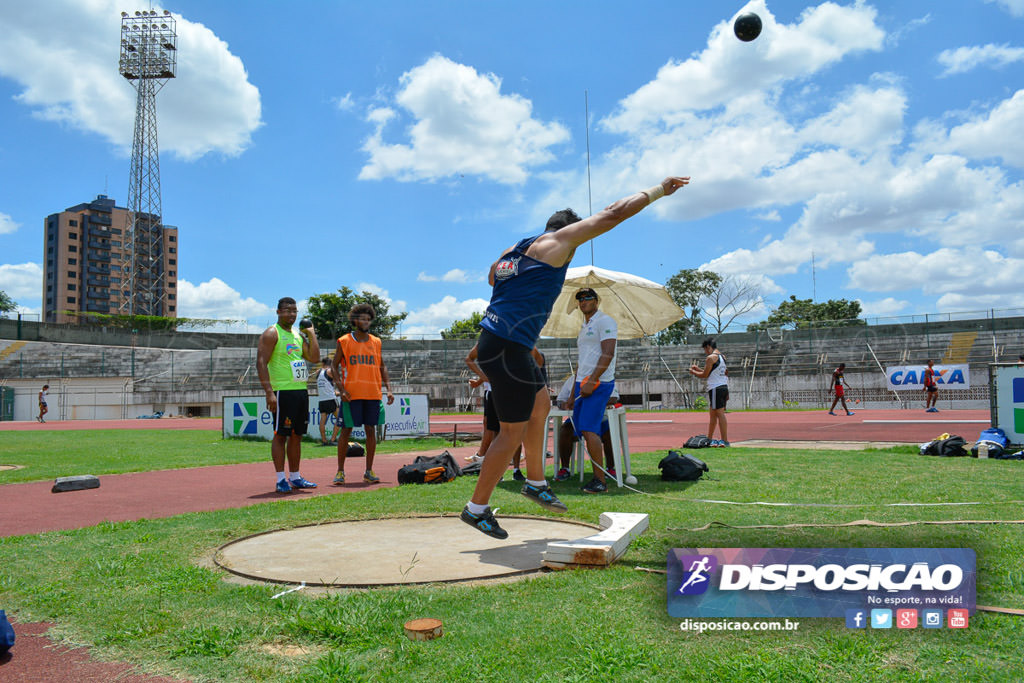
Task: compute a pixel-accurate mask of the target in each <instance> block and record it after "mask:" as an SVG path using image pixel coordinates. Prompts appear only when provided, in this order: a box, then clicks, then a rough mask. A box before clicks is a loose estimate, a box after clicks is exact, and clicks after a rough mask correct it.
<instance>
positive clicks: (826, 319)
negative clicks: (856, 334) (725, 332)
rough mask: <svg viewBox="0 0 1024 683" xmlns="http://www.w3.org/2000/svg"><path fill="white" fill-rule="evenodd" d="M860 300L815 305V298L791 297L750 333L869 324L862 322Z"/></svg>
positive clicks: (755, 325) (836, 300)
mask: <svg viewBox="0 0 1024 683" xmlns="http://www.w3.org/2000/svg"><path fill="white" fill-rule="evenodd" d="M860 314H861V308H860V302H859V301H847V300H846V299H829V300H828V301H825V302H822V303H814V301H812V300H811V299H797V298H796V295H790V297H789V299H787V300H786V301H783V302H782V303H781V304H779V305H778V307H777V308H775V310H773V311H772V312H771V314H770V315H769V316H768V317H767V318H766V319H764V320H762V321H761V322H759V323H751V324H750V325H747V331H749V332H753V331H755V330H764V329H767V328H769V327H791V328H796V329H804V328H808V327H851V326H856V325H867V321H865V320H861V319H860Z"/></svg>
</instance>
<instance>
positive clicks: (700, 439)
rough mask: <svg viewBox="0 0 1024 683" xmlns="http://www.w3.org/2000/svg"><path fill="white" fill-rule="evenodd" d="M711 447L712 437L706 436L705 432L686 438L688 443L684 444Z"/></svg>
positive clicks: (688, 446)
mask: <svg viewBox="0 0 1024 683" xmlns="http://www.w3.org/2000/svg"><path fill="white" fill-rule="evenodd" d="M710 447H711V439H709V438H708V437H706V436H705V435H703V434H698V435H697V436H691V437H690V438H689V439H687V440H686V443H684V444H683V448H710Z"/></svg>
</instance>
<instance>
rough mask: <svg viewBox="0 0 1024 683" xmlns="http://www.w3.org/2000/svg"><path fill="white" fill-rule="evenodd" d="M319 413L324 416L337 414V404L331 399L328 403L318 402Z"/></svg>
mask: <svg viewBox="0 0 1024 683" xmlns="http://www.w3.org/2000/svg"><path fill="white" fill-rule="evenodd" d="M320 412H321V413H323V414H324V415H334V414H335V413H336V412H338V402H337V401H335V400H334V399H333V398H332V399H331V400H330V401H320Z"/></svg>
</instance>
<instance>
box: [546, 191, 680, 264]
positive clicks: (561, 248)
mask: <svg viewBox="0 0 1024 683" xmlns="http://www.w3.org/2000/svg"><path fill="white" fill-rule="evenodd" d="M689 182H690V177H689V176H670V177H668V178H665V179H664V180H663V181H661V184H660V185H655V186H654V187H652V188H651V189H649V190H644V191H642V192H636V193H634V194H631V195H629V196H628V197H623V198H622V199H620V200H618V201H616V202H613V203H612V204H610V205H609V206H607V207H606V208H605V209H603V210H601V211H598V212H597V213H595V214H594V215H593V216H590V217H589V218H584V219H583V220H581V221H578V222H576V223H573V224H572V225H567V226H565V227H564V228H562V229H561V230H558V231H557V232H554V233H548V234H545V235H542V236H541V238H539V239H538V240H537V241H536V242H534V243H533V244H532V245H530V249H529V250H528V253H529V254H530V256H532V257H533V258H535V259H538V260H540V261H544V262H545V263H547V264H550V265H553V266H561V265H563V264H564V263H565V262H566V261H567V260H568V259H569V258H571V256H572V253H573V251H574V250H575V249H576V247H578V246H580V245H581V244H583V243H584V242H586V241H588V240H592V239H594V238H595V237H597V236H598V235H602V234H604V233H606V232H608V231H609V230H611V229H612V228H614V227H615V226H616V225H618V224H619V223H621V222H622V221H624V220H626V219H627V218H631V217H633V216H635V215H636V214H638V213H640V212H641V211H642V210H643V208H644V207H645V206H647V205H648V204H650V203H651V202H653V201H654V200H656V199H658V198H660V197H662V196H668V195H670V194H674V193H675V191H676V190H678V189H679V188H681V187H683V186H685V185H687V184H688V183H689Z"/></svg>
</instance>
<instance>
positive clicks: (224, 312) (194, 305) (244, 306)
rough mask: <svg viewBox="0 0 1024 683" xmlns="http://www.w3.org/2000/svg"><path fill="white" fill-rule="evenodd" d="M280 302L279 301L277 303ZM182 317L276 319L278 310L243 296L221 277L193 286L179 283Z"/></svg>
mask: <svg viewBox="0 0 1024 683" xmlns="http://www.w3.org/2000/svg"><path fill="white" fill-rule="evenodd" d="M274 303H275V304H276V303H277V302H276V301H275V302H274ZM178 314H179V315H180V316H181V317H183V318H229V319H233V320H249V319H251V318H261V317H267V316H270V317H274V315H275V313H274V307H273V306H268V305H267V304H264V303H261V302H259V301H256V300H255V299H253V298H252V297H244V298H243V297H242V295H241V294H240V293H239V292H238V291H237V290H235V289H233V288H232V287H231V286H230V285H228V284H227V283H226V282H224V281H223V280H221V279H220V278H217V277H214V278H210V279H209V280H207V281H206V282H202V283H200V284H198V285H193V284H192V283H191V282H189V281H188V280H184V279H179V280H178Z"/></svg>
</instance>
